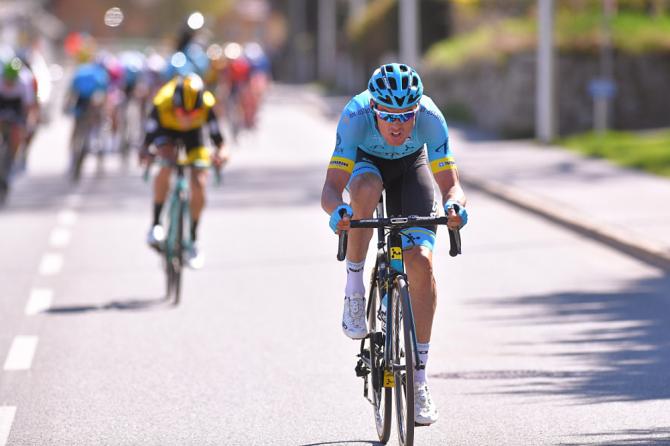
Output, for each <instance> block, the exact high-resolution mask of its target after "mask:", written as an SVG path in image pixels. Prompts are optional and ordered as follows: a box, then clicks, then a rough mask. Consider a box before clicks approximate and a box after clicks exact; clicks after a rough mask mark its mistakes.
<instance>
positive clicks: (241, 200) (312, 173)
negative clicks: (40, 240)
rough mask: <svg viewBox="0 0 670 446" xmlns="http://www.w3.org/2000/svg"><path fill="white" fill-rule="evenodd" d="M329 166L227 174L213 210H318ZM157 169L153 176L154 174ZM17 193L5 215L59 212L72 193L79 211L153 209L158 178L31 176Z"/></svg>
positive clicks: (212, 194)
mask: <svg viewBox="0 0 670 446" xmlns="http://www.w3.org/2000/svg"><path fill="white" fill-rule="evenodd" d="M326 167H327V166H326V165H325V163H324V165H305V166H300V167H293V166H276V165H269V164H268V165H255V166H244V167H235V166H233V167H231V168H230V169H227V170H224V174H223V175H224V176H223V183H222V184H221V186H220V187H217V186H215V185H214V184H213V181H212V184H210V186H209V188H208V206H212V207H222V208H228V209H240V208H254V207H264V208H276V207H283V206H317V207H318V206H319V202H320V199H321V187H322V185H323V180H324V178H325V173H326ZM155 172H156V171H155V170H154V174H155ZM26 180H27V181H25V183H24V184H21V185H20V186H19V187H17V188H16V190H12V191H11V193H10V195H9V198H8V201H7V205H6V206H4V207H3V208H2V210H0V212H2V213H16V212H30V211H35V212H43V211H48V210H59V209H61V208H62V207H63V205H64V203H65V201H64V200H65V197H66V196H67V195H68V194H71V193H76V194H79V195H81V196H82V198H83V199H82V200H81V202H80V204H78V205H77V210H78V211H80V212H82V213H86V212H115V213H118V212H120V211H123V210H140V209H143V210H144V209H145V208H146V209H148V208H149V206H150V201H151V190H152V184H153V180H149V182H145V181H143V179H142V174H141V172H139V171H137V172H131V173H122V172H117V171H111V169H110V171H109V172H107V173H105V174H102V175H99V176H94V177H86V178H82V180H81V182H80V183H79V184H76V185H75V184H72V183H71V182H70V181H68V180H67V179H66V178H65V177H64V176H58V175H55V176H42V177H32V178H26Z"/></svg>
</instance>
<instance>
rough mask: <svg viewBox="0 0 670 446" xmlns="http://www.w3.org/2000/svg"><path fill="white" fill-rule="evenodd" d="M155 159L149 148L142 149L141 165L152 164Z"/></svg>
mask: <svg viewBox="0 0 670 446" xmlns="http://www.w3.org/2000/svg"><path fill="white" fill-rule="evenodd" d="M153 159H154V155H153V154H152V153H151V152H150V151H149V150H147V149H142V150H140V159H139V161H140V166H142V167H145V166H148V165H149V164H151V162H152V161H153Z"/></svg>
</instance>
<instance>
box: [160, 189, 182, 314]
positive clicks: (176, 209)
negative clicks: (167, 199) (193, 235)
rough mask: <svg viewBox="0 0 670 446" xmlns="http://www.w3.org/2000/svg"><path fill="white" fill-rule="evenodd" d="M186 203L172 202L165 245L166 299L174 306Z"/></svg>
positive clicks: (179, 278)
mask: <svg viewBox="0 0 670 446" xmlns="http://www.w3.org/2000/svg"><path fill="white" fill-rule="evenodd" d="M185 208H186V203H184V202H182V201H181V200H179V201H175V202H173V205H172V206H171V207H170V220H169V223H168V225H169V227H168V236H167V240H166V245H165V272H166V276H167V299H168V300H172V303H173V304H174V305H178V304H179V300H180V299H181V273H182V270H183V260H184V243H183V240H184V217H185Z"/></svg>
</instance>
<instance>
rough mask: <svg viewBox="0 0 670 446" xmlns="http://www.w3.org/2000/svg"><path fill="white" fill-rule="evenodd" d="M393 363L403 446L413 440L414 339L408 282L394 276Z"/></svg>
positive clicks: (409, 445) (410, 443) (400, 436)
mask: <svg viewBox="0 0 670 446" xmlns="http://www.w3.org/2000/svg"><path fill="white" fill-rule="evenodd" d="M392 292H393V299H392V310H391V311H392V312H393V313H392V324H393V342H392V344H393V355H392V357H393V363H394V367H395V402H396V416H397V419H398V440H399V442H400V444H401V445H402V446H412V445H413V444H414V343H413V340H412V331H413V330H414V321H412V318H411V314H412V312H411V310H410V305H411V303H410V298H409V291H408V289H407V282H405V279H404V278H403V277H398V278H397V279H396V283H395V286H394V287H393V291H392Z"/></svg>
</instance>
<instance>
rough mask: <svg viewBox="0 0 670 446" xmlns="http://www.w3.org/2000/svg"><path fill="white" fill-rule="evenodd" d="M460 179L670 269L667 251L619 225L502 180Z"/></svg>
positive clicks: (634, 255)
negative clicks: (596, 219)
mask: <svg viewBox="0 0 670 446" xmlns="http://www.w3.org/2000/svg"><path fill="white" fill-rule="evenodd" d="M461 181H462V182H463V184H464V185H466V186H467V187H468V188H472V189H475V190H478V191H480V192H483V193H485V194H487V195H490V196H492V197H495V198H497V199H499V200H502V201H504V202H506V203H509V204H511V205H514V206H516V207H518V208H520V209H523V210H525V211H528V212H530V213H532V214H535V215H538V216H540V217H543V218H545V219H547V220H549V221H551V222H553V223H556V224H559V225H561V226H563V227H566V228H568V229H571V230H573V231H575V232H577V233H579V234H582V235H585V236H587V237H589V238H592V239H595V240H597V241H599V242H601V243H604V244H606V245H608V246H610V247H612V248H615V249H617V250H619V251H622V252H624V253H626V254H628V255H630V256H632V257H634V258H636V259H638V260H641V261H642V262H645V263H647V264H649V265H653V266H655V267H658V268H661V269H663V270H665V271H666V272H670V252H665V251H663V250H662V249H661V248H659V247H658V246H657V245H655V244H654V243H652V242H650V241H648V240H643V239H640V238H638V237H636V236H633V235H631V234H630V233H626V232H625V231H623V230H620V229H618V228H613V227H611V226H607V225H606V224H603V223H600V222H596V221H594V220H592V219H589V218H587V217H586V216H584V215H579V217H578V218H575V217H574V215H575V212H574V211H573V210H571V209H568V208H565V207H559V206H558V205H557V204H556V203H555V202H554V203H552V202H550V201H547V200H546V199H543V198H541V197H539V196H537V195H532V194H529V193H528V192H525V191H523V190H522V189H519V188H516V187H513V186H508V185H505V184H503V183H499V182H495V181H488V180H483V179H481V178H476V177H470V176H467V177H465V175H463V176H462V177H461Z"/></svg>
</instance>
